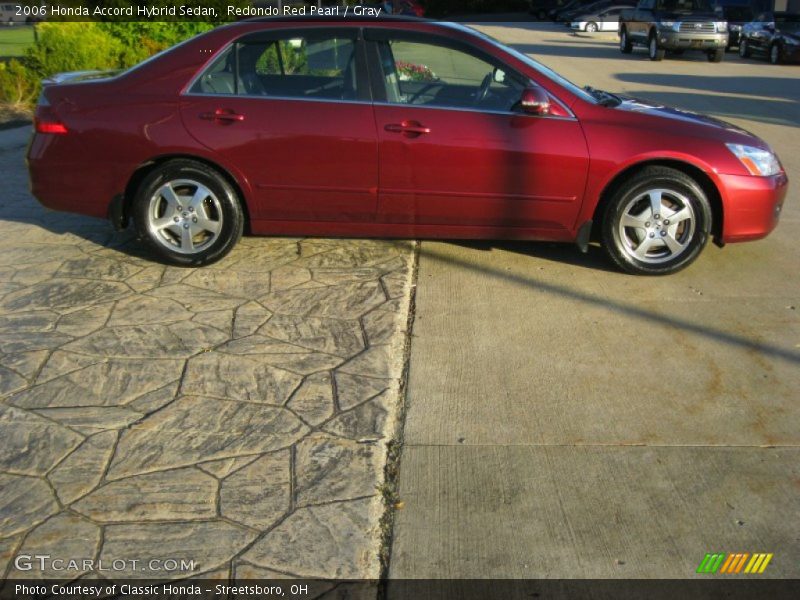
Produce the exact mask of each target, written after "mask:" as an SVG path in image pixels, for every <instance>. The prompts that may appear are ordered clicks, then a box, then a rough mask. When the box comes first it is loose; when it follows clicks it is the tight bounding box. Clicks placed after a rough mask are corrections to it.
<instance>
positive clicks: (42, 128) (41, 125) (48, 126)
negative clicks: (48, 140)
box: [33, 90, 67, 135]
mask: <svg viewBox="0 0 800 600" xmlns="http://www.w3.org/2000/svg"><path fill="white" fill-rule="evenodd" d="M36 104H37V106H36V115H35V117H34V119H33V122H34V126H35V128H36V133H49V134H54V135H63V134H65V133H67V126H66V125H64V123H62V122H61V120H60V119H59V118H58V117H57V116H56V114H55V112H54V111H53V109H52V107H51V106H50V102H49V101H48V100H47V96H46V95H45V90H42V93H41V94H40V95H39V99H38V100H37V102H36Z"/></svg>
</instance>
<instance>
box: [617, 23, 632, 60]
mask: <svg viewBox="0 0 800 600" xmlns="http://www.w3.org/2000/svg"><path fill="white" fill-rule="evenodd" d="M619 50H620V52H622V53H623V54H630V53H631V52H633V44H632V43H631V41H630V39H628V30H627V29H625V28H624V27H623V28H622V31H620V33H619Z"/></svg>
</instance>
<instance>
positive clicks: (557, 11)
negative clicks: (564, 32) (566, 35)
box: [548, 0, 596, 23]
mask: <svg viewBox="0 0 800 600" xmlns="http://www.w3.org/2000/svg"><path fill="white" fill-rule="evenodd" d="M595 1H596V0H569V2H566V3H564V4H563V5H561V6H559V7H556V8H554V9H553V10H551V11H550V12H549V13H548V16H549V17H550V18H551V19H552V20H553V21H555V22H556V23H560V22H562V21H564V17H563V16H562V15H563V13H565V12H566V11H569V10H573V9H576V8H577V9H580V8H581V7H582V6H588V5H589V4H592V3H593V2H595Z"/></svg>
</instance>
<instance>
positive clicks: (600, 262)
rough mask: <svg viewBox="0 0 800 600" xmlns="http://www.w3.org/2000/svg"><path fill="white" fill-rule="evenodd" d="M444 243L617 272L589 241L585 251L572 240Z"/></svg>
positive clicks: (598, 248) (602, 253)
mask: <svg viewBox="0 0 800 600" xmlns="http://www.w3.org/2000/svg"><path fill="white" fill-rule="evenodd" d="M447 243H448V244H452V245H454V246H460V247H462V248H470V249H472V250H480V251H484V252H490V251H492V250H502V251H503V252H513V253H514V254H519V255H521V256H527V257H530V258H536V259H539V260H545V261H548V262H552V263H558V264H561V265H571V266H574V267H579V268H582V269H590V270H592V271H603V272H607V273H619V270H618V269H616V268H614V266H613V265H612V264H611V263H610V262H609V261H608V259H607V258H606V255H605V253H604V251H603V249H602V248H601V247H600V246H597V245H590V246H589V250H588V252H586V253H585V254H584V253H583V252H581V251H580V250H579V249H578V247H577V246H576V245H574V244H568V243H556V242H536V241H519V240H447Z"/></svg>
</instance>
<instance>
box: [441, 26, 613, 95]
mask: <svg viewBox="0 0 800 600" xmlns="http://www.w3.org/2000/svg"><path fill="white" fill-rule="evenodd" d="M448 25H452V26H455V27H457V28H459V29H461V28H463V29H468V28H466V27H463V26H461V25H458V24H455V23H449V24H448ZM468 31H469V32H470V33H472V34H475V35H478V36H479V37H480V38H482V39H484V40H486V41H487V42H489V43H490V44H492V45H493V46H495V47H497V48H500V49H501V50H504V51H505V52H508V53H509V54H511V55H512V56H513V57H514V58H517V59H519V60H520V61H522V62H523V63H525V64H526V65H528V66H529V67H531V68H533V69H536V71H538V72H539V73H541V74H542V75H544V76H545V77H547V78H548V79H550V80H552V81H554V82H555V83H557V84H558V85H560V86H561V87H563V88H566V89H567V90H568V91H569V92H571V93H572V94H575V95H576V96H578V97H579V98H581V99H582V100H585V101H586V102H591V103H592V104H597V103H598V101H597V98H595V97H594V96H593V95H592V94H590V93H589V92H587V91H586V90H584V89H583V88H582V87H580V86H577V85H575V84H574V83H572V82H571V81H570V80H569V79H567V78H565V77H563V76H561V75H559V74H558V73H556V72H555V71H553V70H552V69H551V68H549V67H545V66H544V65H543V64H542V63H540V62H539V61H537V60H535V59H533V58H531V57H530V56H528V55H527V54H523V53H522V52H520V51H519V50H517V49H515V48H512V47H511V46H506V45H505V44H503V43H502V42H500V41H498V40H496V39H494V38H493V37H492V36H490V35H487V34H485V33H483V32H482V31H477V30H475V29H472V28H469V29H468Z"/></svg>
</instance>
